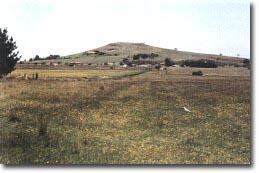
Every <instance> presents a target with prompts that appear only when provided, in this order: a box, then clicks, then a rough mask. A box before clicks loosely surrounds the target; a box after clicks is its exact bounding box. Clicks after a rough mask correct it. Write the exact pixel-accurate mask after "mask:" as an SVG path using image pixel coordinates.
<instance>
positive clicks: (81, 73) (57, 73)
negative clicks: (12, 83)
mask: <svg viewBox="0 0 259 173" xmlns="http://www.w3.org/2000/svg"><path fill="white" fill-rule="evenodd" d="M139 71H140V70H74V69H72V70H44V69H17V70H15V71H14V72H12V73H11V75H12V76H22V75H24V73H26V74H27V75H28V76H29V77H32V75H33V74H36V73H38V74H39V77H40V78H43V77H46V78H53V77H55V78H60V77H63V78H69V77H78V78H82V77H94V76H96V77H104V76H106V77H115V76H123V75H129V74H134V73H138V72H139Z"/></svg>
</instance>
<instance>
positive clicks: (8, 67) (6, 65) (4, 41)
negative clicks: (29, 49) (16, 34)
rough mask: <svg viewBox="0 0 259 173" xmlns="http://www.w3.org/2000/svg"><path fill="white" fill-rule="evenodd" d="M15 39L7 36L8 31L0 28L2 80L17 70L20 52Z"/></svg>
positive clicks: (0, 76) (0, 70)
mask: <svg viewBox="0 0 259 173" xmlns="http://www.w3.org/2000/svg"><path fill="white" fill-rule="evenodd" d="M16 49H17V46H16V42H15V41H14V40H13V38H12V37H11V38H9V36H8V35H7V29H3V30H2V29H1V28H0V78H3V77H4V76H6V75H7V74H9V73H11V72H12V71H14V70H15V65H16V63H17V62H18V61H19V60H20V58H21V56H18V54H19V51H16Z"/></svg>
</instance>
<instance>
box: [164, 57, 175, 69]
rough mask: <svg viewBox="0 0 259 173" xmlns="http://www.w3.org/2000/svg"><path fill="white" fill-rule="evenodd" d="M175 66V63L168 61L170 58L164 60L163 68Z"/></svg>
mask: <svg viewBox="0 0 259 173" xmlns="http://www.w3.org/2000/svg"><path fill="white" fill-rule="evenodd" d="M172 65H175V63H174V62H173V61H172V60H171V59H170V58H166V59H165V66H167V67H169V66H172Z"/></svg>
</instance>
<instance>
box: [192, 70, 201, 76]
mask: <svg viewBox="0 0 259 173" xmlns="http://www.w3.org/2000/svg"><path fill="white" fill-rule="evenodd" d="M192 75H194V76H202V75H203V73H202V71H194V72H192Z"/></svg>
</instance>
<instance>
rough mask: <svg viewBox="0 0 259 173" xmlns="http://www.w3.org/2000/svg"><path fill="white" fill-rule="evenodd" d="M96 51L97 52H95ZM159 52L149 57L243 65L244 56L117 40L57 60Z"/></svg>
mask: <svg viewBox="0 0 259 173" xmlns="http://www.w3.org/2000/svg"><path fill="white" fill-rule="evenodd" d="M94 52H95V53H94ZM151 53H154V54H158V57H155V58H152V59H149V58H148V59H147V60H151V61H159V62H163V61H164V59H165V58H171V59H172V60H174V61H176V62H180V61H182V60H187V59H188V60H198V59H210V60H215V61H217V62H218V63H219V64H220V63H224V64H229V65H235V64H239V65H241V64H242V62H243V59H244V58H239V57H230V56H220V55H213V54H202V53H194V52H186V51H178V50H172V49H165V48H159V47H154V46H149V45H146V44H144V43H127V42H117V43H110V44H108V45H106V46H103V47H99V48H96V49H92V50H88V51H84V52H80V53H77V54H72V55H67V56H63V57H60V58H59V59H57V60H55V61H57V62H71V61H80V62H83V63H103V62H117V63H118V62H120V61H121V60H122V59H123V58H129V59H130V60H132V58H133V55H134V54H151Z"/></svg>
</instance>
